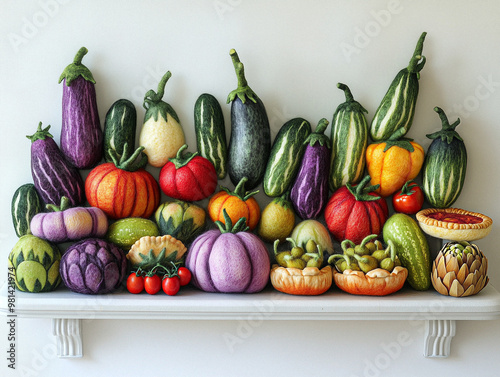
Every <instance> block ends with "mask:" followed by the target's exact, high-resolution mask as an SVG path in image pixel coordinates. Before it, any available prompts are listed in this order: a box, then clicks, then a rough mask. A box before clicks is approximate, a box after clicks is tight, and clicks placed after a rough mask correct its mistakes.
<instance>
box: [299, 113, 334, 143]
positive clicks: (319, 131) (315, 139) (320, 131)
mask: <svg viewBox="0 0 500 377" xmlns="http://www.w3.org/2000/svg"><path fill="white" fill-rule="evenodd" d="M329 123H330V122H328V120H327V119H326V118H321V119H320V120H319V122H318V125H317V126H316V129H315V130H314V132H313V133H311V134H309V136H308V137H307V138H306V140H305V141H304V144H305V145H307V144H309V145H310V146H311V147H313V146H314V145H315V144H316V143H319V145H321V146H325V145H326V147H327V148H330V145H331V144H330V139H329V138H328V136H326V135H325V134H324V133H325V130H326V128H327V127H328V124H329Z"/></svg>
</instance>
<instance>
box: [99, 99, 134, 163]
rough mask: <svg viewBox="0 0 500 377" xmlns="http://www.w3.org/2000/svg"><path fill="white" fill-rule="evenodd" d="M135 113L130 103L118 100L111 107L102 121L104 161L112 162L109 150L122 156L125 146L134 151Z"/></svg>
mask: <svg viewBox="0 0 500 377" xmlns="http://www.w3.org/2000/svg"><path fill="white" fill-rule="evenodd" d="M136 127H137V112H136V110H135V106H134V104H133V103H132V102H130V101H129V100H127V99H119V100H118V101H116V102H115V103H113V104H112V105H111V107H110V108H109V110H108V112H107V113H106V119H105V120H104V159H105V160H106V162H113V159H112V158H111V156H110V154H109V150H110V149H111V150H114V151H115V152H116V153H117V154H118V155H119V156H121V155H123V150H124V146H125V144H128V146H129V148H131V149H134V146H135V131H136Z"/></svg>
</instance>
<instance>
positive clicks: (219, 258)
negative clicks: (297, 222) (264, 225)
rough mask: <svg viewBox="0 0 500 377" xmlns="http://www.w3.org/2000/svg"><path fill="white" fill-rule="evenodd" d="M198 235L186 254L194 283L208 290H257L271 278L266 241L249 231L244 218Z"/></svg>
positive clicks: (235, 291) (239, 291)
mask: <svg viewBox="0 0 500 377" xmlns="http://www.w3.org/2000/svg"><path fill="white" fill-rule="evenodd" d="M225 217H226V222H225V225H224V224H223V223H222V222H220V221H217V222H216V224H217V226H218V227H219V229H212V230H209V231H207V232H205V233H203V234H201V235H200V236H198V237H197V238H196V239H195V240H194V241H193V243H192V244H191V246H190V247H189V251H188V253H187V256H186V267H187V268H188V269H189V270H190V271H191V274H192V280H191V282H192V283H193V285H194V286H195V287H197V288H199V289H201V290H203V291H206V292H222V293H255V292H259V291H261V290H262V289H264V287H265V286H266V285H267V282H268V281H269V271H270V267H271V266H270V261H269V255H268V252H267V249H266V246H265V244H264V242H263V241H262V240H261V239H260V238H259V237H257V236H256V235H255V234H253V233H249V232H247V230H248V227H247V226H246V224H245V223H246V221H245V218H241V219H239V220H238V222H236V224H235V225H234V227H233V224H232V222H231V218H230V217H229V216H228V215H227V213H226V214H225Z"/></svg>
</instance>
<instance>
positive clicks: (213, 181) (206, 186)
mask: <svg viewBox="0 0 500 377" xmlns="http://www.w3.org/2000/svg"><path fill="white" fill-rule="evenodd" d="M186 147H187V146H182V147H181V148H180V149H179V151H178V152H177V156H176V157H175V158H171V159H170V160H169V161H168V162H167V163H166V164H165V165H164V166H163V167H162V169H161V171H160V175H159V179H158V182H159V184H160V188H161V190H162V191H163V192H164V193H165V194H166V195H167V196H169V197H171V198H174V199H179V200H184V201H187V202H195V201H198V200H202V199H205V198H208V197H209V196H210V195H212V194H213V193H214V191H215V189H216V188H217V179H218V178H217V172H216V171H215V167H214V165H213V164H212V163H211V162H210V161H209V160H208V159H206V158H205V157H202V156H198V155H196V154H194V153H186V154H185V156H183V151H184V149H186Z"/></svg>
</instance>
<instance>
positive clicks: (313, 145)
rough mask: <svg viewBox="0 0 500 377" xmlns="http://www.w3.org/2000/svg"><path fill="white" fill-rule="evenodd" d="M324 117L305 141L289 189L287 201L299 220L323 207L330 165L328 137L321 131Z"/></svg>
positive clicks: (314, 213) (312, 216) (308, 217)
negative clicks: (298, 165)
mask: <svg viewBox="0 0 500 377" xmlns="http://www.w3.org/2000/svg"><path fill="white" fill-rule="evenodd" d="M327 126H328V120H326V119H325V118H323V119H321V120H320V121H319V122H318V125H317V127H316V130H315V131H314V132H313V133H312V134H310V135H309V136H308V137H307V139H306V140H305V142H304V144H306V150H305V152H304V155H303V156H302V162H301V164H300V169H299V172H298V173H297V177H296V178H295V181H294V183H293V185H292V188H291V191H290V201H291V202H292V203H293V207H294V208H295V212H296V213H297V215H299V216H300V217H301V218H302V219H314V218H316V217H317V216H319V214H320V213H321V211H322V210H323V208H324V206H325V204H326V201H327V199H328V171H329V168H330V140H329V139H328V137H327V136H326V135H324V132H325V130H326V127H327Z"/></svg>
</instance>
